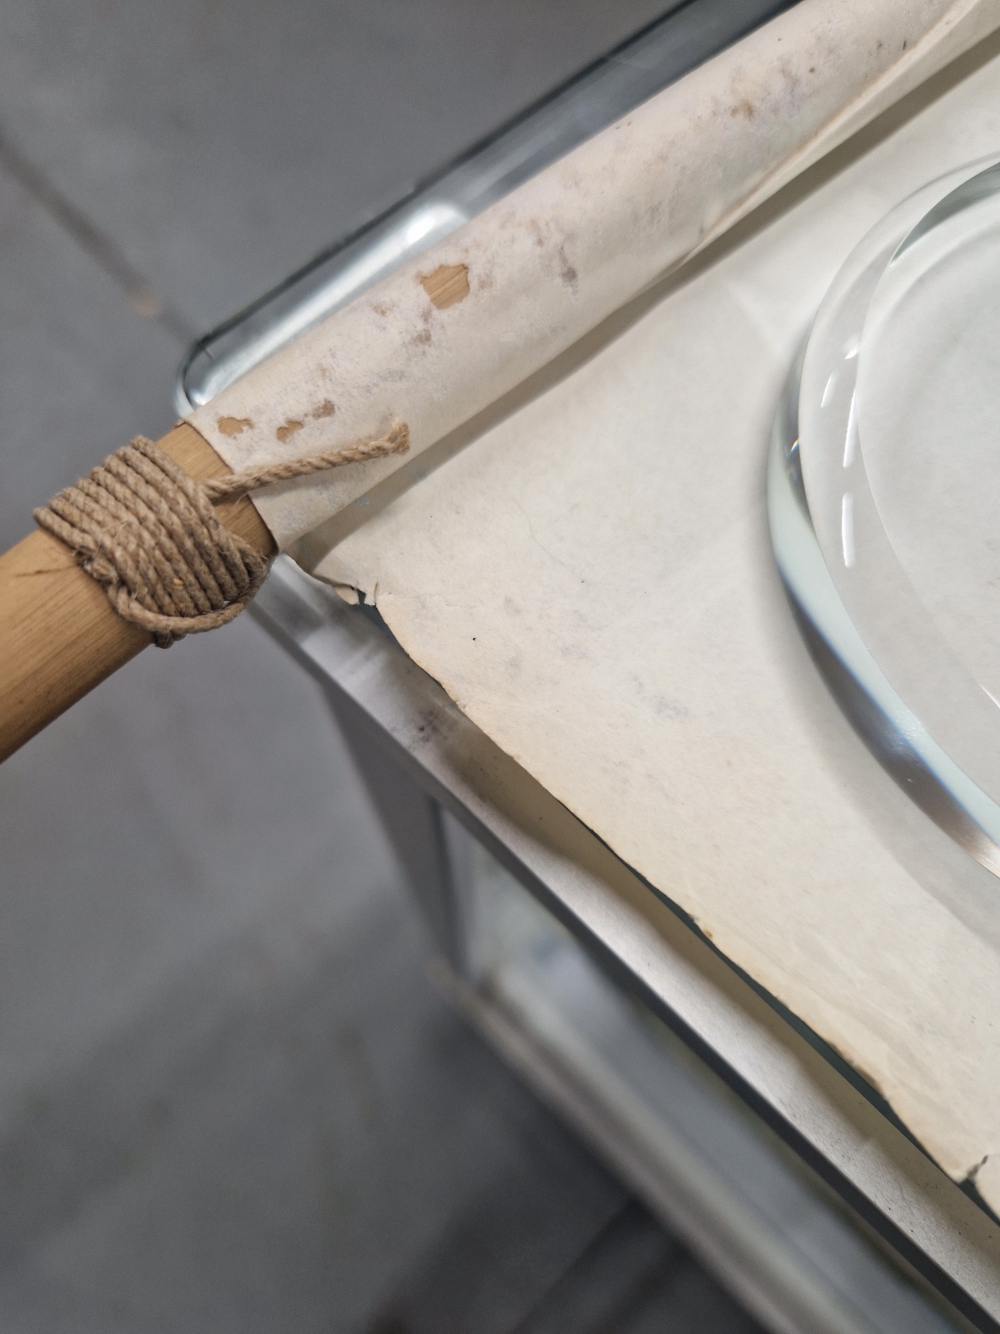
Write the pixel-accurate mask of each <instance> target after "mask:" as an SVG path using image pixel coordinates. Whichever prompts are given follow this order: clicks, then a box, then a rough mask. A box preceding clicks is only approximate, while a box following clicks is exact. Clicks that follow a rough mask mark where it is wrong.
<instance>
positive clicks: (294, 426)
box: [274, 417, 304, 444]
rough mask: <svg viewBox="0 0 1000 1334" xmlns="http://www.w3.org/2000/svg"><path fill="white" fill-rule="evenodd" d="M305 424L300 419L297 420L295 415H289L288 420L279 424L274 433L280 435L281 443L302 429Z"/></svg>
mask: <svg viewBox="0 0 1000 1334" xmlns="http://www.w3.org/2000/svg"><path fill="white" fill-rule="evenodd" d="M303 424H304V423H302V422H300V421H296V420H295V418H294V417H289V419H288V421H286V422H285V423H284V424H283V425H281V426H279V427H278V429H277V430H276V431H275V433H274V434H275V435H276V436H277V437H278V439H279V440H280V441H281V443H282V444H284V443H285V441H286V440H287V439H288V437H289V436H290V435H294V434H295V432H296V431H301V430H302V427H303Z"/></svg>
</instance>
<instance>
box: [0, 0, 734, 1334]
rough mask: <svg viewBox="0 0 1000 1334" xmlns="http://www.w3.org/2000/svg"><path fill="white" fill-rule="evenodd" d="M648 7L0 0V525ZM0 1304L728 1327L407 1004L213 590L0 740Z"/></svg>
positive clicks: (312, 770) (555, 1144)
mask: <svg viewBox="0 0 1000 1334" xmlns="http://www.w3.org/2000/svg"><path fill="white" fill-rule="evenodd" d="M663 3H664V0H617V3H615V4H613V5H612V4H608V3H607V0H548V2H547V3H544V4H541V3H538V0H492V3H490V4H478V5H476V4H468V3H461V2H460V0H367V2H366V3H365V4H364V5H361V4H358V3H353V4H352V3H348V2H347V0H322V2H321V0H282V3H280V4H279V3H276V2H275V0H272V2H271V3H268V2H267V0H169V2H168V0H140V3H138V4H136V3H134V0H133V3H126V2H125V0H30V3H29V0H7V3H6V4H5V5H4V6H3V7H2V8H0V310H2V312H3V321H2V326H0V327H2V333H0V423H2V430H0V450H2V460H3V471H2V477H3V485H2V488H0V544H2V545H3V546H4V547H6V546H7V545H9V544H10V543H12V542H14V541H16V540H17V539H18V538H20V537H21V536H23V535H24V533H25V532H26V531H28V529H29V527H30V522H31V520H30V513H31V509H32V507H33V506H34V505H36V504H39V503H41V502H42V501H44V500H45V499H47V497H48V496H49V495H50V494H51V493H52V492H53V491H55V490H57V489H58V488H59V487H60V486H61V485H63V484H65V483H66V482H68V481H70V480H72V479H73V478H75V477H76V476H77V475H78V474H79V473H80V472H81V471H83V470H85V469H86V468H87V467H89V466H90V465H91V464H92V463H93V462H95V461H96V460H98V459H99V458H101V457H103V455H104V454H105V453H107V452H108V451H109V450H111V449H112V448H115V447H116V446H117V445H119V444H120V443H122V442H123V441H124V440H126V439H127V438H128V437H129V436H130V435H132V434H133V433H135V432H136V431H142V432H144V433H146V434H148V435H153V436H155V435H157V434H159V433H160V432H162V431H163V430H164V429H166V428H167V427H168V426H169V425H170V423H171V420H172V413H171V406H170V390H171V381H172V377H173V373H174V371H175V368H176V366H177V363H178V361H179V359H180V357H181V354H182V352H183V350H184V346H185V343H186V342H187V341H188V340H189V339H190V338H191V337H193V336H194V335H195V334H197V333H199V332H202V331H204V330H205V329H206V328H208V327H209V326H211V325H212V324H214V323H215V322H217V321H218V320H219V319H221V318H222V317H224V316H225V315H227V314H229V313H230V312H231V311H232V310H234V309H236V308H238V307H239V306H241V305H242V304H244V303H245V302H246V301H247V300H249V299H250V298H252V297H253V296H255V295H256V294H257V293H258V292H259V291H261V290H263V289H264V288H265V287H267V286H269V285H271V284H273V283H274V282H275V281H277V280H278V279H280V278H281V277H282V276H284V275H285V274H286V273H287V272H288V271H290V270H291V269H292V268H293V267H296V266H297V265H299V264H300V263H301V262H303V261H304V260H305V259H307V258H308V257H309V256H310V255H311V254H312V253H313V252H315V251H316V250H318V249H319V248H321V247H322V246H323V245H324V244H326V243H327V242H329V241H330V240H332V239H333V238H334V237H335V236H336V235H337V234H339V233H340V232H342V231H343V230H345V229H347V228H348V227H349V226H350V225H352V224H354V223H356V222H357V221H358V220H359V219H360V218H362V217H363V216H365V215H367V214H369V213H371V212H372V211H374V210H376V209H378V208H379V207H380V206H382V205H384V204H385V203H387V202H389V201H390V200H392V199H393V198H394V197H395V196H396V195H398V194H399V193H401V191H402V190H403V189H404V188H405V187H406V186H407V185H408V184H409V183H410V182H411V181H412V180H413V179H414V178H415V177H417V176H420V175H422V174H424V173H425V172H426V171H428V170H429V169H431V168H433V167H434V166H436V165H438V164H440V163H442V162H443V161H445V160H447V159H448V158H449V157H450V156H451V155H452V154H454V153H455V152H457V151H458V150H459V149H461V148H462V147H463V145H465V144H466V143H467V142H468V141H470V140H471V139H473V138H475V137H476V136H477V135H479V134H480V133H482V132H485V131H487V130H488V129H490V128H491V127H492V126H494V125H495V124H496V123H497V122H498V121H500V120H501V119H503V118H504V117H505V116H507V115H509V114H510V113H512V112H513V111H515V110H517V109H518V108H519V107H521V106H522V105H523V104H524V103H526V102H527V101H529V100H531V99H532V98H534V97H535V96H537V95H539V94H540V93H542V92H544V91H545V90H546V89H548V88H549V87H550V86H551V85H552V84H554V83H555V82H557V81H558V80H559V79H560V78H562V77H563V76H565V75H566V74H568V73H569V72H571V71H572V70H573V69H575V68H576V67H578V66H579V65H581V64H582V63H584V62H586V61H587V60H588V59H590V58H592V57H593V56H594V55H596V54H597V53H599V52H600V51H601V50H602V49H604V48H606V47H607V46H608V45H610V44H611V43H612V42H614V41H616V40H618V39H619V38H620V37H622V36H624V35H625V34H626V33H627V32H629V31H630V30H632V29H633V28H635V27H637V26H639V25H640V24H641V23H643V22H645V21H646V20H647V19H648V18H650V17H651V16H653V15H654V14H655V13H657V12H658V10H659V9H660V8H661V7H662V5H663ZM0 848H2V861H0V922H2V924H3V926H2V930H0V1201H2V1204H0V1327H2V1328H3V1329H4V1330H5V1331H12V1332H16V1331H20V1330H26V1331H27V1330H31V1331H46V1332H47V1331H62V1330H66V1331H70V1330H72V1331H74V1332H81V1331H88V1330H94V1331H98V1330H100V1331H102V1332H104V1334H107V1332H108V1331H114V1330H118V1329H121V1330H126V1329H127V1330H135V1329H143V1330H147V1329H148V1330H161V1329H162V1330H171V1331H173V1330H183V1331H185V1332H186V1334H195V1332H196V1331H199V1330H205V1331H209V1330H211V1331H213V1334H224V1332H225V1331H228V1330H232V1331H240V1334H252V1332H253V1331H257V1330H260V1331H265V1330H267V1331H275V1330H283V1329H288V1330H295V1331H296V1332H297V1334H308V1331H312V1330H316V1331H331V1330H332V1331H341V1330H344V1331H363V1330H368V1331H372V1332H373V1334H374V1332H375V1331H379V1332H380V1334H404V1331H411V1332H412V1334H418V1332H421V1331H428V1334H430V1332H431V1331H433V1334H449V1331H456V1334H457V1332H458V1331H470V1332H471V1331H475V1334H491V1331H497V1334H501V1332H504V1331H514V1330H521V1331H530V1332H532V1334H541V1331H543V1330H545V1331H548V1330H560V1331H575V1330H580V1331H583V1330H588V1331H596V1330H598V1329H608V1330H623V1331H635V1332H636V1334H638V1332H639V1331H644V1330H647V1329H650V1330H652V1329H654V1328H655V1329H657V1330H660V1331H677V1332H678V1334H679V1332H680V1331H687V1330H698V1331H699V1332H700V1334H712V1331H719V1332H720V1334H721V1332H722V1331H727V1332H728V1331H732V1332H733V1334H736V1332H737V1331H744V1330H746V1331H749V1330H751V1329H752V1328H753V1325H752V1323H751V1322H750V1320H749V1318H748V1317H746V1316H745V1315H743V1313H742V1312H740V1311H739V1310H738V1309H737V1308H736V1307H735V1306H734V1305H733V1304H732V1303H731V1302H730V1301H729V1299H728V1298H727V1297H726V1296H725V1295H724V1294H722V1293H721V1292H720V1291H719V1290H718V1288H717V1287H716V1286H715V1285H714V1283H712V1281H711V1280H710V1279H708V1277H707V1276H706V1275H705V1274H704V1273H703V1272H702V1271H701V1270H700V1269H698V1267H697V1266H696V1265H695V1264H694V1263H693V1261H691V1259H690V1258H689V1257H688V1256H687V1255H686V1253H685V1252H684V1251H683V1250H682V1249H681V1248H680V1247H679V1246H678V1245H677V1244H676V1243H675V1242H674V1241H673V1240H672V1239H671V1238H669V1237H668V1236H667V1235H666V1234H665V1233H663V1231H662V1230H661V1229H660V1228H659V1227H658V1226H657V1225H656V1224H655V1223H653V1221H652V1220H651V1219H650V1218H649V1217H648V1215H646V1214H645V1213H644V1211H643V1210H642V1209H641V1208H640V1206H638V1205H637V1204H636V1203H635V1202H634V1201H631V1200H630V1199H629V1198H628V1196H627V1194H626V1192H625V1191H624V1190H623V1189H622V1187H621V1186H620V1185H619V1184H618V1183H617V1182H615V1181H614V1180H613V1179H611V1178H610V1177H609V1176H608V1174H607V1173H606V1172H605V1171H604V1170H603V1168H602V1167H601V1166H600V1165H598V1164H597V1163H595V1162H594V1160H593V1159H592V1158H591V1157H590V1155H589V1154H588V1153H587V1151H586V1150H585V1149H583V1148H582V1147H581V1146H580V1145H579V1144H578V1142H577V1141H576V1140H575V1139H574V1138H573V1137H572V1136H571V1135H570V1134H569V1133H567V1132H566V1131H565V1130H564V1129H563V1128H562V1127H560V1126H559V1125H558V1124H557V1123H556V1122H555V1121H554V1120H553V1119H552V1118H551V1117H550V1116H549V1115H548V1114H547V1113H546V1112H545V1111H544V1110H543V1109H542V1108H541V1107H539V1105H538V1104H537V1103H536V1102H535V1101H534V1100H533V1099H532V1097H531V1095H530V1094H528V1093H527V1092H526V1091H525V1090H524V1089H523V1087H522V1086H521V1085H520V1084H519V1083H518V1082H517V1080H516V1079H515V1078H514V1077H513V1076H512V1075H511V1074H510V1073H509V1072H508V1071H507V1070H506V1069H505V1068H504V1067H503V1066H502V1065H501V1064H500V1063H499V1062H498V1060H497V1059H496V1058H495V1057H494V1056H493V1055H492V1054H491V1053H490V1052H489V1051H487V1050H486V1049H485V1048H484V1047H483V1046H482V1045H481V1044H480V1043H479V1041H478V1040H477V1039H476V1038H474V1037H473V1036H472V1035H471V1034H470V1033H469V1032H468V1031H467V1030H466V1029H465V1028H464V1027H463V1025H462V1023H461V1022H460V1021H459V1020H458V1019H456V1018H455V1017H454V1016H453V1015H452V1014H451V1012H450V1011H449V1010H447V1008H446V1007H445V1006H444V1005H443V1004H442V1002H441V1001H440V1000H439V999H438V998H437V996H436V995H435V993H434V992H433V991H432V989H431V988H430V986H429V985H428V983H427V981H426V978H425V967H426V961H427V956H428V947H427V943H426V940H425V938H424V936H423V934H422V930H421V926H420V923H419V921H418V920H417V919H416V916H415V914H414V911H413V909H412V906H411V904H410V903H409V901H408V899H407V898H406V895H405V892H404V890H403V888H402V882H401V878H400V875H399V873H398V870H397V868H396V866H395V864H394V862H393V860H392V857H391V854H390V852H389V850H388V846H387V844H386V842H385V839H384V838H383V836H382V833H381V831H380V830H379V828H378V827H377V824H376V822H375V819H374V816H373V814H372V811H371V810H370V808H369V806H368V804H367V801H366V798H365V796H364V794H363V792H362V791H361V790H360V788H359V784H358V782H357V779H356V777H355V775H354V773H353V770H352V768H351V764H350V761H349V759H348V757H347V754H346V751H345V749H344V747H343V745H342V743H341V741H340V739H339V737H338V736H337V735H336V734H335V732H334V731H333V729H332V727H331V725H330V721H329V719H328V717H327V714H326V712H325V709H324V706H323V704H322V702H321V700H320V698H319V696H318V695H317V694H316V693H315V691H314V688H313V686H312V684H311V683H310V682H309V681H308V680H306V679H305V678H304V677H303V676H301V675H300V674H299V672H298V670H297V669H296V668H295V667H294V666H293V665H292V664H291V662H290V661H288V660H287V659H286V658H285V657H284V656H283V654H282V653H281V652H280V651H279V650H278V648H276V647H275V646H274V644H272V643H271V642H270V641H269V640H268V639H266V638H265V636H264V635H263V633H262V632H261V631H260V630H259V629H258V628H257V627H256V626H255V625H254V624H253V623H252V622H251V621H250V620H249V619H246V618H244V619H243V620H241V621H239V622H237V623H236V624H234V625H233V626H231V627H229V628H228V629H226V630H224V631H221V632H217V633H216V634H214V635H212V636H210V637H205V638H199V639H194V640H191V641H188V642H185V643H182V644H180V645H178V646H176V647H175V648H173V649H171V650H170V651H169V653H161V652H159V651H156V650H149V651H147V652H146V653H145V654H143V655H142V656H141V657H140V658H139V659H137V660H136V661H135V662H133V663H132V664H131V665H130V666H129V667H127V668H126V669H125V670H124V671H123V672H121V673H120V674H119V675H118V676H117V677H116V678H114V679H113V680H111V681H109V682H107V683H106V684H105V685H104V686H102V687H101V688H100V689H99V690H97V691H96V692H94V694H93V695H92V696H90V697H89V698H88V699H87V700H85V701H84V702H83V703H82V704H80V705H79V706H78V707H77V708H76V709H75V710H73V711H72V712H71V713H70V714H69V715H67V716H66V717H64V718H62V719H60V720H59V721H58V722H57V723H56V724H55V725H54V726H53V727H51V728H50V729H49V730H48V731H47V732H46V733H45V734H43V735H42V736H40V737H38V738H37V739H36V740H35V741H33V742H32V743H31V744H30V745H28V746H27V747H26V748H25V749H24V750H23V751H21V752H20V753H19V754H18V755H17V756H15V757H14V758H13V759H12V760H11V761H9V762H8V763H7V764H6V765H5V766H4V767H3V768H2V769H0Z"/></svg>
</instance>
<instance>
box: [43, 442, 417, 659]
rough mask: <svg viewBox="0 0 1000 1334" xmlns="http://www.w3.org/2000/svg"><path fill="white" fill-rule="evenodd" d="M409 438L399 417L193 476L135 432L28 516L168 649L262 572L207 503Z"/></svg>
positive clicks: (235, 602)
mask: <svg viewBox="0 0 1000 1334" xmlns="http://www.w3.org/2000/svg"><path fill="white" fill-rule="evenodd" d="M409 444H410V439H409V431H408V429H407V426H406V423H405V422H396V423H395V424H394V425H393V427H392V429H391V430H390V431H389V433H388V435H386V436H384V437H383V438H382V439H380V440H368V441H364V442H363V443H361V444H357V445H348V446H347V447H346V448H344V449H336V450H329V451H328V452H327V453H325V454H314V455H311V456H310V457H308V458H304V459H293V460H290V461H289V462H287V463H275V464H270V465H268V466H266V467H261V468H252V469H248V470H246V471H244V472H235V473H228V474H227V475H226V476H224V477H218V478H213V479H212V480H211V481H203V482H200V481H197V480H196V479H195V478H193V477H192V476H191V475H190V473H187V472H185V470H184V469H183V468H182V467H181V466H180V465H179V464H178V463H176V462H175V461H174V460H173V459H172V458H171V457H170V456H169V454H166V453H164V451H163V450H162V449H161V448H160V447H159V445H157V444H155V443H154V442H153V441H152V440H147V439H145V438H144V437H143V436H137V437H136V438H135V439H134V440H133V441H132V442H131V444H128V445H125V446H124V447H123V448H122V449H119V450H117V451H116V452H115V453H114V454H111V455H110V456H109V457H108V458H106V459H105V460H104V462H103V463H102V464H101V465H100V467H97V468H94V469H93V470H92V471H91V472H90V473H89V474H88V476H86V477H82V478H81V479H80V480H79V481H78V482H77V483H76V485H75V486H68V487H66V488H65V489H64V490H62V491H60V492H59V494H58V495H56V496H53V498H52V499H51V500H50V501H49V503H48V505H47V506H46V507H45V508H43V509H37V510H35V513H34V517H35V522H36V523H37V524H38V525H39V526H40V527H41V528H44V529H45V531H46V532H48V533H51V534H52V535H53V536H54V537H57V538H59V540H60V541H61V542H63V543H65V545H66V546H68V547H69V548H70V550H71V551H72V552H73V553H74V554H75V555H76V557H77V560H78V562H79V564H80V566H81V567H82V568H83V569H84V570H86V572H87V573H88V574H89V575H90V576H91V578H92V579H95V580H96V581H97V582H98V583H99V584H101V585H102V586H103V587H104V588H105V589H106V590H107V594H108V600H109V601H110V603H111V605H112V606H113V607H114V609H115V611H116V612H117V613H118V615H119V616H121V617H123V618H124V619H125V620H126V621H131V622H132V623H133V624H135V625H139V626H141V627H142V628H143V629H144V630H148V631H149V632H150V634H151V635H152V636H153V639H154V641H155V642H156V644H158V645H159V647H160V648H168V647H169V646H170V645H171V644H173V643H175V642H176V641H177V640H178V639H182V638H183V637H184V636H185V635H190V634H200V633H202V632H203V631H205V630H214V629H215V628H216V627H217V626H220V625H225V624H226V623H227V622H228V621H231V620H233V618H234V617H236V616H238V615H239V614H240V612H241V611H242V610H243V609H244V607H246V606H247V605H248V604H249V603H250V602H251V601H252V599H253V597H254V595H255V593H256V592H257V590H258V588H260V586H261V584H262V583H263V582H264V577H265V575H266V574H267V571H268V567H269V561H268V559H267V558H266V557H265V556H262V555H261V553H260V552H259V551H257V550H256V548H255V547H253V546H251V544H250V543H249V542H247V541H245V540H244V539H243V538H242V537H239V536H237V534H236V533H232V532H230V531H229V529H228V528H226V526H225V525H224V524H223V523H221V522H220V520H219V518H218V517H217V515H216V513H215V510H214V509H213V505H214V504H215V503H217V502H218V501H221V500H231V499H234V498H235V497H237V496H241V495H244V494H246V493H247V492H248V491H257V490H259V489H260V488H261V487H265V486H272V485H274V483H276V482H285V481H289V480H290V479H291V478H293V477H305V476H308V475H309V474H311V473H316V472H323V471H326V470H327V469H328V468H338V467H341V466H343V465H344V464H347V463H360V462H363V461H364V460H366V459H375V458H382V457H383V456H385V455H386V454H404V453H405V452H406V450H407V449H408V448H409Z"/></svg>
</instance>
